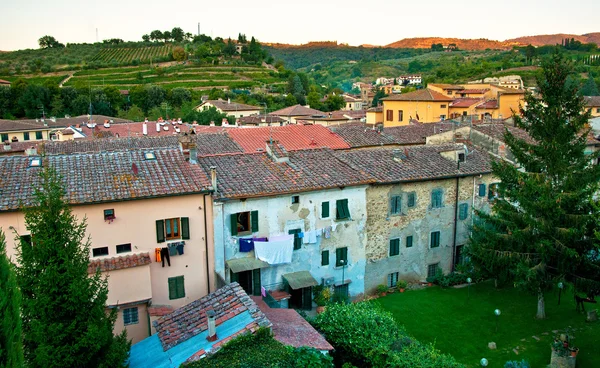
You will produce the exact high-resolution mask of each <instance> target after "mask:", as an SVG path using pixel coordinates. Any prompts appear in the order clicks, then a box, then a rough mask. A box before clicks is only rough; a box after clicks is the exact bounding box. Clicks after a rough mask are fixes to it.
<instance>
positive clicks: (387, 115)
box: [385, 110, 394, 121]
mask: <svg viewBox="0 0 600 368" xmlns="http://www.w3.org/2000/svg"><path fill="white" fill-rule="evenodd" d="M385 120H386V121H394V110H385Z"/></svg>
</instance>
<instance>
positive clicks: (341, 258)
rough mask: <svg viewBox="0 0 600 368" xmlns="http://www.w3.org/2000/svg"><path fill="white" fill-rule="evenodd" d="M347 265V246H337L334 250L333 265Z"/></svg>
mask: <svg viewBox="0 0 600 368" xmlns="http://www.w3.org/2000/svg"><path fill="white" fill-rule="evenodd" d="M347 265H348V247H344V248H337V249H336V250H335V266H336V267H340V266H347Z"/></svg>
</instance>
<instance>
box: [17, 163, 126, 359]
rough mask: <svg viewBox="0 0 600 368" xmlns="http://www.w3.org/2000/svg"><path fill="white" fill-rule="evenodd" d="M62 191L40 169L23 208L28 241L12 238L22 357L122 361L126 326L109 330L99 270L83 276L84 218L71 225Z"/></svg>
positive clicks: (111, 318) (51, 174)
mask: <svg viewBox="0 0 600 368" xmlns="http://www.w3.org/2000/svg"><path fill="white" fill-rule="evenodd" d="M63 196H64V190H63V188H62V185H61V178H60V177H59V175H58V174H57V173H56V171H54V170H53V169H50V168H45V169H44V170H43V171H42V172H41V173H40V174H39V187H38V189H36V190H35V194H34V201H33V202H34V205H33V206H32V207H29V208H24V212H25V223H26V224H27V225H26V226H27V229H28V230H29V232H30V233H31V238H26V237H20V238H18V240H19V244H18V249H17V263H18V266H17V282H18V284H19V286H20V288H21V293H22V295H23V307H22V317H23V321H24V322H23V348H24V351H25V359H26V361H27V363H28V366H29V367H34V368H35V367H107V368H108V367H119V366H123V364H124V362H125V359H126V358H127V354H128V351H129V347H130V345H131V343H130V342H129V341H128V340H127V333H126V330H124V331H123V332H122V333H121V334H120V335H118V336H114V335H113V332H112V331H113V326H114V323H115V320H116V318H117V312H116V310H114V309H113V310H112V311H111V312H110V313H107V312H106V301H107V297H108V281H107V279H106V278H103V277H102V276H101V274H100V271H97V272H96V273H95V274H94V275H88V265H89V261H90V260H89V254H90V246H91V242H90V239H89V237H88V238H86V235H85V232H86V227H87V223H86V219H85V218H84V219H83V220H81V222H78V220H77V218H76V217H75V216H74V215H73V213H72V212H71V209H70V207H69V204H68V203H67V201H66V200H65V199H64V197H63ZM17 235H18V234H17ZM49 337H51V338H49Z"/></svg>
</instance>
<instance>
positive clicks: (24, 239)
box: [21, 235, 31, 245]
mask: <svg viewBox="0 0 600 368" xmlns="http://www.w3.org/2000/svg"><path fill="white" fill-rule="evenodd" d="M21 242H22V243H25V244H27V245H31V235H21Z"/></svg>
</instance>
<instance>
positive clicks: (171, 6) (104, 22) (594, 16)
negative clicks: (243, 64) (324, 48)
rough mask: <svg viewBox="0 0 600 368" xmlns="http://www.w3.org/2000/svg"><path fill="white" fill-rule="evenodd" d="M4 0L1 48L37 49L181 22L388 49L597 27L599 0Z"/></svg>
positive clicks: (218, 30) (192, 27) (217, 32)
mask: <svg viewBox="0 0 600 368" xmlns="http://www.w3.org/2000/svg"><path fill="white" fill-rule="evenodd" d="M297 4H298V2H294V3H289V2H286V1H273V0H254V1H243V0H228V1H221V2H218V3H217V2H212V1H211V2H205V1H196V2H190V1H183V0H171V1H168V2H165V1H157V0H146V1H140V0H121V1H117V0H104V1H89V0H80V1H78V0H62V1H56V0H55V1H52V0H47V1H41V0H0V14H1V16H2V26H1V27H0V50H2V51H11V50H17V49H25V48H38V47H39V46H38V43H37V40H38V39H39V38H40V37H42V36H44V35H51V36H54V37H55V38H56V39H57V40H58V41H60V42H61V43H64V44H66V43H81V42H87V43H93V42H95V41H96V28H98V40H99V41H102V40H104V39H108V38H122V39H124V40H125V41H138V40H141V37H142V35H143V34H149V33H150V32H151V31H152V30H155V29H159V30H161V31H165V30H171V29H172V28H173V27H181V28H182V29H183V30H184V31H185V32H190V33H193V34H196V33H197V31H198V22H200V27H201V33H204V34H207V35H212V36H213V37H223V38H227V37H232V38H237V35H238V33H244V34H246V35H247V36H248V37H250V36H254V37H256V38H257V39H258V40H259V41H261V42H280V43H290V44H301V43H306V42H309V41H338V42H340V43H348V44H350V45H353V46H358V45H360V44H372V45H379V46H383V45H386V44H389V43H392V42H395V41H398V40H400V39H403V38H411V37H434V36H435V37H456V38H488V39H492V40H505V39H510V38H515V37H521V36H531V35H540V34H555V33H569V34H584V33H591V32H600V24H599V22H598V19H599V18H598V14H600V1H598V0H572V1H569V2H565V1H564V0H563V1H559V0H546V1H540V0H533V1H528V0H504V1H498V0H496V1H481V0H479V1H476V0H475V1H474V0H463V1H460V0H454V1H452V0H447V1H441V0H429V1H427V2H419V1H413V2H409V3H405V1H398V0H395V1H388V0H382V1H379V2H368V1H356V0H345V1H339V0H330V1H325V0H320V1H315V0H305V1H303V2H302V3H301V5H297Z"/></svg>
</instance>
